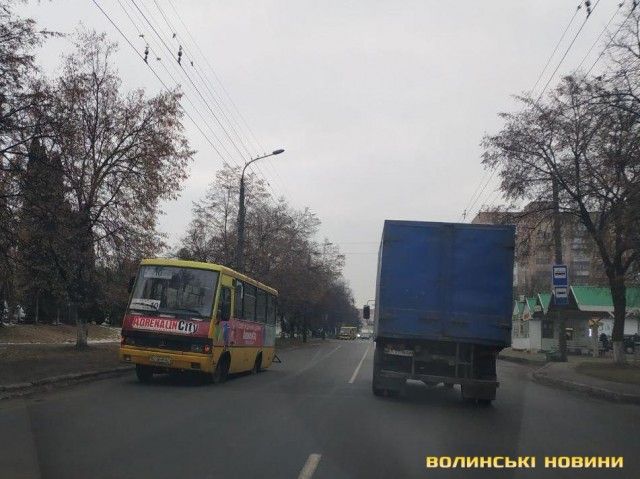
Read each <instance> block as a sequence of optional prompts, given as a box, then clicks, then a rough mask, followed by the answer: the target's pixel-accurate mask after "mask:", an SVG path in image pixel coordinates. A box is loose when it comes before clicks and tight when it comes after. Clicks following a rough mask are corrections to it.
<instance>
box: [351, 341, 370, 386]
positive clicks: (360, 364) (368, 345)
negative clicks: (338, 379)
mask: <svg viewBox="0 0 640 479" xmlns="http://www.w3.org/2000/svg"><path fill="white" fill-rule="evenodd" d="M370 347H371V343H369V344H367V349H365V350H364V355H363V356H362V359H361V360H360V362H359V363H358V366H357V367H356V370H355V371H354V372H353V376H351V379H349V384H353V382H354V381H355V380H356V377H358V373H359V372H360V368H361V367H362V363H364V358H366V357H367V353H368V352H369V348H370Z"/></svg>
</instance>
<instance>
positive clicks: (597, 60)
mask: <svg viewBox="0 0 640 479" xmlns="http://www.w3.org/2000/svg"><path fill="white" fill-rule="evenodd" d="M622 3H624V2H622ZM637 6H638V1H637V0H633V2H632V4H631V8H630V9H629V13H628V14H627V16H626V17H625V18H624V20H622V22H621V23H620V25H619V26H618V29H617V30H616V31H615V33H614V34H613V35H612V36H611V38H609V41H608V42H607V44H606V45H605V47H604V48H603V49H602V50H601V51H600V54H599V55H598V57H597V58H596V59H595V61H594V62H593V63H592V64H591V66H590V67H589V69H588V70H587V73H586V74H585V76H587V75H589V73H591V70H593V68H594V67H595V66H596V64H597V63H598V62H599V61H600V59H601V58H602V56H603V55H604V54H605V52H606V51H607V50H608V49H609V47H610V46H611V44H612V43H613V41H614V40H615V38H616V37H617V36H618V33H620V30H622V27H623V26H624V24H625V23H627V20H629V17H631V15H632V14H633V12H634V11H635V9H636V7H637ZM621 7H622V4H620V5H619V6H618V10H619V9H620V8H621ZM616 13H617V10H616Z"/></svg>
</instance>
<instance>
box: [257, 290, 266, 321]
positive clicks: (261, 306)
mask: <svg viewBox="0 0 640 479" xmlns="http://www.w3.org/2000/svg"><path fill="white" fill-rule="evenodd" d="M266 315H267V293H265V292H264V291H262V290H261V289H258V295H257V300H256V321H258V322H259V323H265V322H266V319H267V318H266Z"/></svg>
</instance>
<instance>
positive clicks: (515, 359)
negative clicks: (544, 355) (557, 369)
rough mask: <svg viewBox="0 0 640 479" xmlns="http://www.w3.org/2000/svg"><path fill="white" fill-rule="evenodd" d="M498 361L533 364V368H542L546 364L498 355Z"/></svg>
mask: <svg viewBox="0 0 640 479" xmlns="http://www.w3.org/2000/svg"><path fill="white" fill-rule="evenodd" d="M498 359H501V360H503V361H509V362H510V363H518V364H533V365H535V366H544V365H546V364H547V363H545V362H543V361H534V360H532V359H527V358H518V357H514V356H500V355H498Z"/></svg>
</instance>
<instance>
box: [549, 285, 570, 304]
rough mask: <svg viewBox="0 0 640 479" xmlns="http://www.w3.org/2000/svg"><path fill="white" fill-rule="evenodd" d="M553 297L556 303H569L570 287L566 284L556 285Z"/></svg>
mask: <svg viewBox="0 0 640 479" xmlns="http://www.w3.org/2000/svg"><path fill="white" fill-rule="evenodd" d="M553 298H554V302H555V304H557V305H558V306H563V305H567V304H569V288H567V287H566V286H554V287H553Z"/></svg>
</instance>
